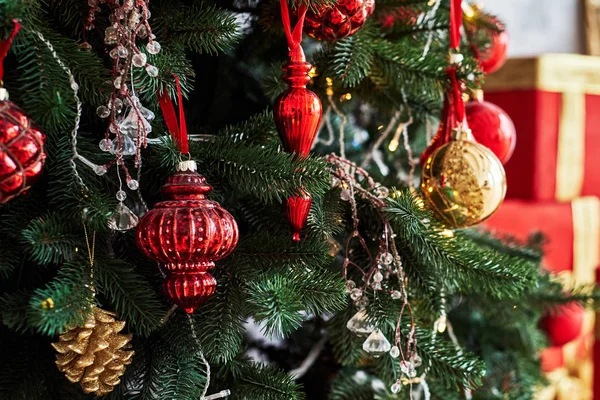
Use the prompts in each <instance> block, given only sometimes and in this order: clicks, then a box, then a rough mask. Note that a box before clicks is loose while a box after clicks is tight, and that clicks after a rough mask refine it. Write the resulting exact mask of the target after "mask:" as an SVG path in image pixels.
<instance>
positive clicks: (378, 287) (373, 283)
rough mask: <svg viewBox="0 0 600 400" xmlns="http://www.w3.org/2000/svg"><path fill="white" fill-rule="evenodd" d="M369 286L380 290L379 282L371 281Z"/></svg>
mask: <svg viewBox="0 0 600 400" xmlns="http://www.w3.org/2000/svg"><path fill="white" fill-rule="evenodd" d="M371 287H372V288H373V290H381V282H372V283H371Z"/></svg>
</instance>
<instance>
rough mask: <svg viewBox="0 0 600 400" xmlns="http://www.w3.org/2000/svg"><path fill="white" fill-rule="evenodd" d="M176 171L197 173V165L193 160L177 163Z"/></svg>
mask: <svg viewBox="0 0 600 400" xmlns="http://www.w3.org/2000/svg"><path fill="white" fill-rule="evenodd" d="M177 171H194V172H196V171H198V164H196V161H194V160H186V161H179V164H178V165H177Z"/></svg>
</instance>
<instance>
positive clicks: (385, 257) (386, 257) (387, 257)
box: [379, 251, 394, 265]
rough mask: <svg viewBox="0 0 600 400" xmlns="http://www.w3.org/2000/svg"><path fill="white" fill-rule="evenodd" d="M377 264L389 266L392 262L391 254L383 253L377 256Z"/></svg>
mask: <svg viewBox="0 0 600 400" xmlns="http://www.w3.org/2000/svg"><path fill="white" fill-rule="evenodd" d="M379 262H380V263H382V264H383V265H390V264H391V263H392V262H394V256H393V255H392V254H391V253H389V252H387V251H384V252H383V253H381V254H380V255H379Z"/></svg>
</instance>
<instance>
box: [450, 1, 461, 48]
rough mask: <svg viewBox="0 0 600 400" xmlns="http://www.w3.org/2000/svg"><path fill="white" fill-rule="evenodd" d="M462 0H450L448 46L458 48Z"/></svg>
mask: <svg viewBox="0 0 600 400" xmlns="http://www.w3.org/2000/svg"><path fill="white" fill-rule="evenodd" d="M462 17H463V13H462V0H450V48H451V49H459V48H460V27H461V26H462Z"/></svg>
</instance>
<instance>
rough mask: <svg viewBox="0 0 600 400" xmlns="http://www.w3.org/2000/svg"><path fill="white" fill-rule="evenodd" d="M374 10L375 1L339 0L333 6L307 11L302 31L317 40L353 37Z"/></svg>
mask: <svg viewBox="0 0 600 400" xmlns="http://www.w3.org/2000/svg"><path fill="white" fill-rule="evenodd" d="M373 10H375V0H340V1H338V2H337V3H336V4H335V5H333V6H325V5H323V6H321V7H317V8H316V11H315V10H313V9H309V10H308V12H307V13H306V22H305V25H304V31H305V32H306V33H307V34H308V35H309V36H311V37H314V38H315V39H318V40H328V41H334V40H340V39H342V38H345V37H346V36H350V35H353V34H354V33H356V31H358V30H359V29H360V28H362V27H363V25H364V24H365V23H366V22H367V18H369V17H370V16H371V14H373Z"/></svg>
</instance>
